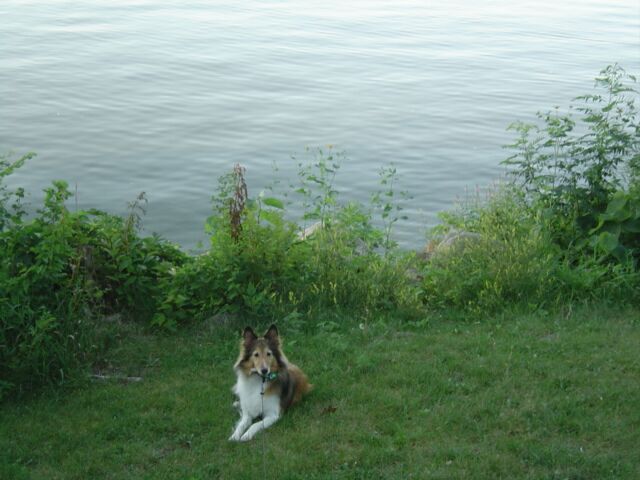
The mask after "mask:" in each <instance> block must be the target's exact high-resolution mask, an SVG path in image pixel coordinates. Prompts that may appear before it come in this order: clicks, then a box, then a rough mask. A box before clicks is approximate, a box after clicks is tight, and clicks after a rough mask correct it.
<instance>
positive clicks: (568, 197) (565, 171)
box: [505, 65, 640, 246]
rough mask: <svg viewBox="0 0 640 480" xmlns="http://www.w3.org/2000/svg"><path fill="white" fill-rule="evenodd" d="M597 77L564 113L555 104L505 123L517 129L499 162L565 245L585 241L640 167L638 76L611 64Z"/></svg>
mask: <svg viewBox="0 0 640 480" xmlns="http://www.w3.org/2000/svg"><path fill="white" fill-rule="evenodd" d="M595 83H596V88H597V89H598V90H597V92H596V93H595V94H589V95H583V96H580V97H577V98H576V99H575V100H577V101H579V102H580V103H579V104H578V105H577V106H571V108H570V113H568V114H561V113H560V112H559V110H558V109H556V110H555V111H553V112H546V113H539V114H538V117H539V119H540V120H542V126H539V125H536V124H528V123H522V122H520V123H516V124H513V125H512V126H511V127H510V128H512V129H514V130H516V131H517V132H518V133H519V135H520V136H519V138H518V139H517V141H516V142H515V143H514V144H512V145H510V147H511V148H512V149H515V151H516V152H515V154H514V155H512V156H511V157H509V158H508V159H507V160H506V161H505V163H506V164H508V165H510V166H511V167H513V168H512V170H511V174H512V175H513V176H514V180H515V182H516V184H517V185H518V186H519V187H520V188H521V189H522V190H523V191H524V192H525V194H526V196H527V199H528V201H530V202H531V203H532V205H533V207H534V208H535V209H537V210H538V211H540V212H541V213H544V215H545V216H546V219H547V221H548V223H549V225H550V226H551V227H552V228H553V234H554V237H555V238H556V240H557V241H558V242H559V243H560V244H561V245H563V246H575V245H576V243H578V244H579V245H586V244H587V242H585V240H586V239H588V238H589V236H590V232H591V230H592V229H594V227H596V225H597V224H598V218H599V215H600V214H602V213H603V212H604V211H605V210H606V209H607V206H608V205H609V203H610V201H611V199H612V196H613V194H614V193H615V192H616V191H618V190H622V189H626V188H628V187H629V186H630V185H632V184H634V183H637V182H638V178H639V173H640V121H639V118H638V109H637V106H636V100H637V96H638V92H637V90H636V89H635V88H634V86H635V83H636V78H635V77H634V76H632V75H628V74H627V73H626V72H625V71H624V70H623V69H622V68H621V67H620V66H618V65H611V66H608V67H607V68H605V69H604V70H602V71H601V72H600V76H599V77H597V78H596V82H595ZM571 111H575V112H577V113H578V118H575V117H574V115H573V114H572V113H571Z"/></svg>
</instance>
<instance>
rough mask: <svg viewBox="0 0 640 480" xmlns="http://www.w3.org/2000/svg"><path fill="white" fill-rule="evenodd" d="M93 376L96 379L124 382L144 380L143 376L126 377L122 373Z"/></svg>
mask: <svg viewBox="0 0 640 480" xmlns="http://www.w3.org/2000/svg"><path fill="white" fill-rule="evenodd" d="M91 378H93V379H95V380H119V381H122V382H141V381H142V380H144V379H143V378H142V377H124V376H122V375H98V374H93V375H91Z"/></svg>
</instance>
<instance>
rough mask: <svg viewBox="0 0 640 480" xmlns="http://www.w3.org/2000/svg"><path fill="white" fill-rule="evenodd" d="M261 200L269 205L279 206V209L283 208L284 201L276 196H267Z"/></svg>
mask: <svg viewBox="0 0 640 480" xmlns="http://www.w3.org/2000/svg"><path fill="white" fill-rule="evenodd" d="M262 202H263V203H264V204H265V205H267V206H269V207H273V208H279V209H280V210H282V209H284V203H282V201H281V200H278V199H277V198H273V197H267V198H265V199H263V200H262Z"/></svg>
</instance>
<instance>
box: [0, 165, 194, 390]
mask: <svg viewBox="0 0 640 480" xmlns="http://www.w3.org/2000/svg"><path fill="white" fill-rule="evenodd" d="M23 158H24V157H23ZM22 163H23V162H22ZM16 165H17V166H20V165H21V164H16V163H13V164H12V166H11V168H13V167H16ZM14 169H15V168H14ZM5 172H6V170H5ZM3 192H4V195H3V197H2V199H1V202H0V204H1V206H2V208H1V211H2V212H3V218H4V224H3V229H2V230H1V231H0V346H1V347H2V348H0V371H1V372H2V378H1V379H0V385H1V386H0V389H2V390H4V391H5V393H6V392H8V391H24V390H29V389H31V388H33V387H35V386H37V385H40V384H42V383H45V382H55V383H62V382H66V381H68V380H70V379H72V378H73V377H74V374H75V373H77V370H78V369H79V368H80V367H84V366H85V365H86V364H87V362H88V360H89V359H90V358H91V357H92V356H93V355H95V354H96V353H97V348H98V347H97V342H96V337H95V325H94V324H95V322H96V321H97V318H98V317H99V316H100V315H102V314H106V313H110V312H121V313H124V314H127V313H128V314H131V315H133V316H136V317H140V318H142V319H144V318H150V317H151V315H152V313H153V312H154V311H155V309H156V301H157V299H158V297H159V296H160V295H159V286H158V285H159V284H160V283H161V281H160V280H161V278H162V277H166V276H168V275H169V273H168V272H169V267H170V266H171V265H175V264H180V263H181V262H182V261H183V259H184V257H185V255H184V254H183V253H182V252H181V251H180V250H179V249H177V248H176V247H174V246H173V245H170V244H168V243H166V242H164V241H162V240H160V239H158V238H156V237H149V238H140V237H139V235H138V234H137V231H136V223H137V220H136V217H135V214H134V213H133V211H134V210H135V208H136V207H135V205H134V206H133V208H132V215H130V216H129V217H127V218H125V219H122V218H119V217H114V216H111V215H108V214H105V213H103V212H97V211H92V212H83V211H79V212H69V211H68V210H67V208H66V206H65V202H66V201H67V200H68V198H69V197H70V193H69V191H68V188H67V184H66V183H65V182H61V181H56V182H54V183H53V186H52V187H50V188H47V189H46V190H45V200H44V205H43V207H42V208H41V209H40V210H38V212H37V214H36V215H35V217H34V218H32V219H31V220H29V221H25V220H24V211H23V210H22V209H21V207H19V206H18V207H11V206H7V203H8V202H9V201H13V199H14V198H15V197H17V198H21V193H20V192H19V193H17V194H14V193H11V192H8V191H7V190H6V188H5V189H3ZM139 200H140V199H139ZM14 205H15V203H14ZM0 393H1V392H0Z"/></svg>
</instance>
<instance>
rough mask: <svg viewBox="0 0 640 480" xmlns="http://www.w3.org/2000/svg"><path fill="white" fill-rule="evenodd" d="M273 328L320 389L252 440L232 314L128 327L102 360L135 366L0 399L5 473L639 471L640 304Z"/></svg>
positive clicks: (0, 457) (558, 474) (596, 475)
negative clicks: (203, 321)
mask: <svg viewBox="0 0 640 480" xmlns="http://www.w3.org/2000/svg"><path fill="white" fill-rule="evenodd" d="M280 329H281V334H282V335H283V337H284V339H285V352H286V353H287V355H288V356H289V358H290V359H291V360H292V361H294V362H295V363H297V364H298V365H300V366H301V367H302V368H303V369H304V370H305V371H306V372H307V374H308V375H309V378H310V379H311V381H312V382H313V383H314V384H315V390H314V391H313V392H312V394H311V395H310V396H309V397H308V398H307V399H306V400H305V401H303V402H302V403H301V404H300V405H299V406H297V407H295V408H294V409H293V410H292V411H291V412H289V413H288V414H287V415H286V416H285V417H284V418H283V419H282V420H281V421H280V422H278V423H277V424H276V425H274V426H273V427H272V428H270V429H269V430H267V431H266V432H263V433H262V434H259V435H258V436H257V437H256V438H255V439H254V440H253V441H252V442H249V443H248V444H237V443H230V442H228V441H227V438H228V436H229V435H230V433H231V431H232V428H233V424H234V423H235V422H236V420H237V413H236V412H235V411H234V410H233V409H232V407H231V403H232V396H231V393H230V388H231V386H232V384H233V382H234V375H233V373H232V370H231V365H232V364H233V362H234V361H235V358H236V355H237V346H238V338H237V334H236V332H235V331H234V330H233V329H232V328H230V327H224V326H215V325H200V326H197V327H192V328H190V329H188V330H184V331H181V332H179V333H178V334H176V335H174V336H153V335H149V334H145V333H144V332H141V331H139V330H134V329H131V327H129V331H127V332H124V334H123V338H122V341H121V342H119V344H118V346H117V347H115V348H112V349H111V350H110V352H109V355H108V358H107V359H106V360H107V361H108V362H107V363H108V364H109V368H110V369H111V371H116V372H119V373H120V374H125V375H139V376H142V377H143V378H144V380H143V381H141V382H136V383H120V382H118V381H106V382H98V381H96V382H93V383H91V384H90V385H87V386H83V387H80V388H77V389H75V390H66V391H58V392H55V391H54V392H51V391H49V392H45V393H43V394H41V395H39V396H38V397H37V398H31V399H28V400H23V401H22V402H9V403H5V404H4V405H2V406H1V413H0V478H2V479H11V478H17V479H22V478H25V479H26V478H34V479H73V478H78V479H88V478H131V479H140V478H158V479H167V478H180V479H210V478H224V479H235V478H238V479H239V478H272V479H320V478H322V479H325V478H327V479H328V478H330V479H334V478H335V479H375V478H389V479H391V478H393V479H403V478H491V479H493V478H509V479H512V478H535V479H539V478H550V479H551V478H554V479H556V478H557V479H564V478H570V479H579V478H580V479H603V478H612V479H613V478H615V479H620V478H629V479H635V478H640V312H638V311H637V310H625V311H618V310H608V309H604V308H603V309H601V310H598V309H582V310H579V311H575V312H570V311H567V312H565V313H564V314H558V315H543V314H536V315H512V316H511V315H502V316H501V317H500V318H496V319H493V320H491V321H485V322H481V323H480V322H474V321H473V319H467V320H466V321H461V320H457V321H454V320H443V319H436V318H433V319H429V320H425V321H423V322H420V323H419V324H413V325H404V326H400V325H395V324H394V322H380V323H375V322H374V323H371V324H368V325H366V326H360V325H357V324H356V323H354V322H349V321H344V322H339V321H335V322H332V321H325V322H321V323H320V324H319V325H318V326H317V327H313V328H303V327H299V329H298V330H296V329H294V327H293V326H291V327H287V326H286V325H281V326H280ZM263 449H264V455H265V457H264V459H265V463H264V469H265V470H266V473H265V472H264V471H263Z"/></svg>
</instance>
